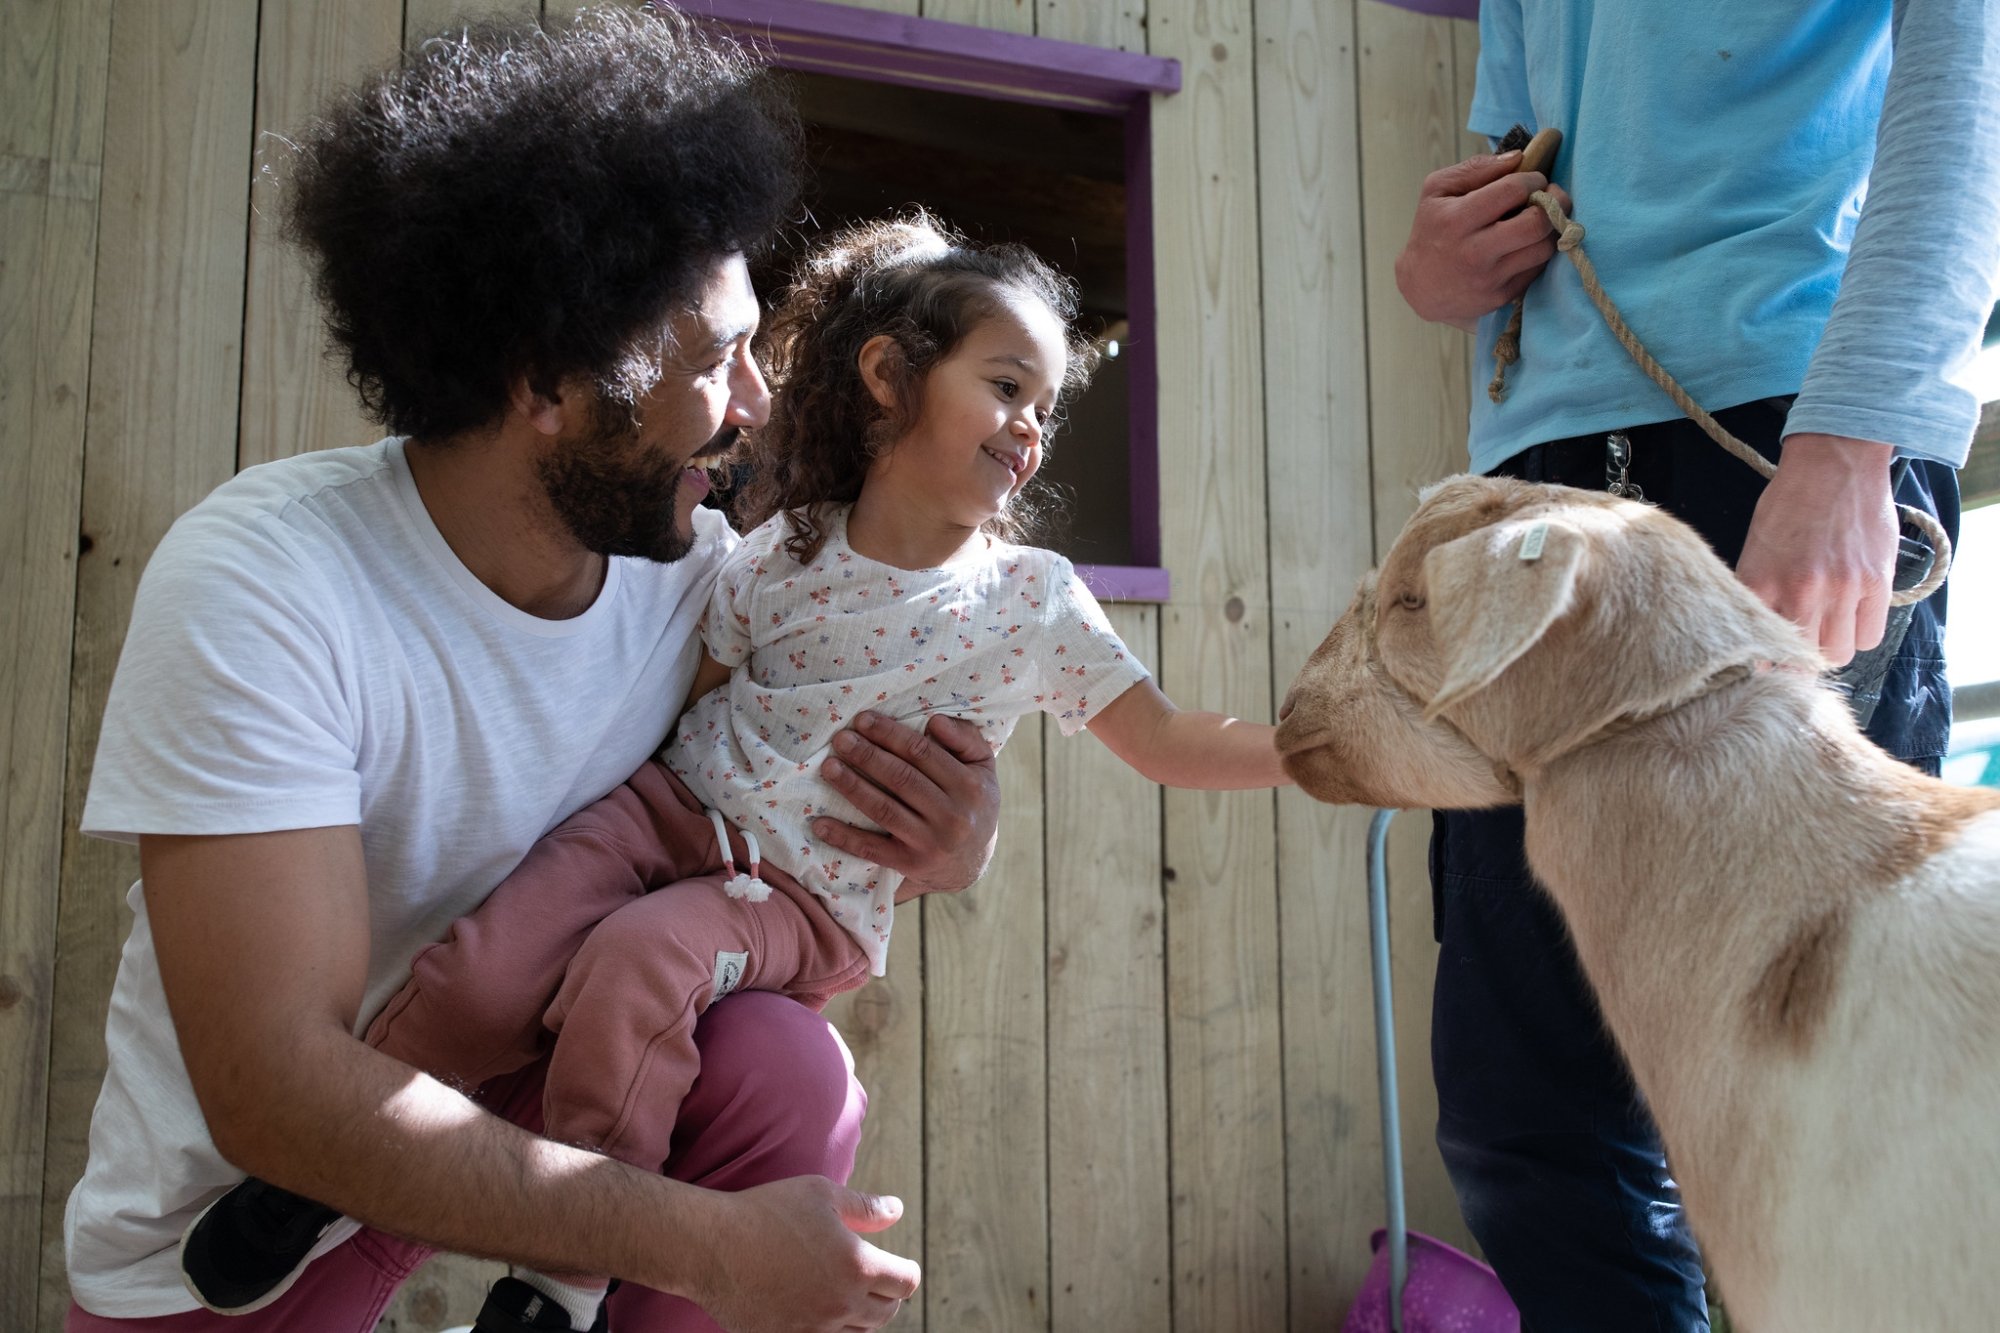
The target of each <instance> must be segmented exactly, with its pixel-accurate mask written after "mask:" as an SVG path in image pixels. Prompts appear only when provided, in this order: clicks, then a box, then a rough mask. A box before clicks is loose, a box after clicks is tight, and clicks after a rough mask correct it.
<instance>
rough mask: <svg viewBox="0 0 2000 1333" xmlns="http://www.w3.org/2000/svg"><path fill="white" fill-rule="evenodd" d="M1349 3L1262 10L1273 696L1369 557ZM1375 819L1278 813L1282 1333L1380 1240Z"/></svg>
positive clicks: (1364, 1264)
mask: <svg viewBox="0 0 2000 1333" xmlns="http://www.w3.org/2000/svg"><path fill="white" fill-rule="evenodd" d="M1354 23H1355V14H1354V3H1353V0H1334V2H1333V3H1323V2H1320V0H1261V2H1260V3H1259V5H1258V8H1257V144H1258V154H1257V157H1258V196H1259V199H1260V201H1261V206H1260V210H1259V211H1260V216H1261V220H1262V224H1263V232H1262V242H1261V248H1262V252H1263V256H1264V264H1263V267H1264V288H1263V295H1264V300H1263V307H1264V347H1265V380H1264V395H1265V413H1266V419H1267V428H1266V431H1265V435H1266V438H1267V440H1268V441H1269V468H1270V473H1271V475H1272V476H1273V477H1283V478H1284V484H1283V485H1273V486H1272V487H1271V488H1270V524H1271V599H1272V627H1271V632H1272V657H1273V663H1274V670H1273V674H1274V676H1275V678H1276V686H1277V688H1278V689H1279V690H1281V691H1282V690H1283V689H1285V688H1286V687H1287V686H1288V685H1289V683H1290V677H1291V675H1292V673H1293V672H1295V671H1296V670H1297V669H1298V667H1299V666H1300V665H1302V664H1303V663H1304V661H1305V659H1306V657H1307V656H1308V655H1309V654H1310V653H1311V652H1312V650H1313V648H1314V647H1316V646H1317V645H1318V643H1319V640H1320V639H1321V638H1322V637H1323V636H1324V634H1325V632H1326V630H1327V627H1328V626H1329V625H1331V624H1332V622H1333V620H1334V618H1335V617H1336V616H1337V615H1339V613H1340V612H1341V610H1342V609H1343V608H1344V607H1345V606H1346V604H1347V601H1348V598H1349V596H1350V594H1351V592H1352V590H1353V587H1354V582H1355V580H1356V579H1357V578H1358V577H1359V576H1360V575H1361V574H1362V572H1363V571H1365V570H1366V569H1367V568H1368V566H1369V565H1370V564H1371V563H1373V560H1374V532H1373V500H1372V496H1371V495H1370V491H1369V486H1368V475H1369V454H1368V443H1369V442H1368V379H1367V374H1368V358H1367V325H1366V320H1365V318H1364V310H1363V303H1362V291H1363V250H1362V231H1361V209H1360V195H1361V188H1360V187H1361V163H1360V150H1359V144H1358V139H1357V126H1356V114H1357V111H1356V94H1357V88H1356V78H1357V74H1356V56H1355V40H1354ZM1366 831H1367V813H1366V812H1365V811H1362V810H1358V809H1352V808H1339V809H1335V808H1329V807H1326V806H1322V805H1318V804H1315V803H1314V802H1312V801H1311V800H1309V799H1308V798H1306V797H1305V796H1303V795H1301V794H1299V793H1297V792H1287V793H1285V794H1284V795H1283V797H1282V798H1281V799H1280V801H1279V803H1278V877H1279V880H1278V882H1279V906H1280V922H1281V926H1282V940H1283V952H1284V958H1283V974H1282V975H1283V987H1284V1015H1285V1025H1284V1035H1285V1144H1286V1151H1285V1162H1286V1200H1287V1205H1288V1217H1289V1223H1290V1226H1289V1234H1290V1242H1291V1243H1290V1267H1289V1282H1288V1295H1289V1306H1290V1309H1289V1324H1288V1326H1289V1327H1290V1328H1293V1329H1296V1330H1300V1331H1301V1333H1304V1330H1308V1329H1311V1330H1320V1329H1324V1328H1326V1327H1328V1325H1329V1323H1330V1322H1331V1321H1332V1320H1333V1319H1334V1318H1336V1317H1338V1315H1339V1313H1340V1312H1341V1311H1342V1310H1344V1309H1346V1308H1347V1306H1348V1305H1349V1304H1350V1303H1352V1301H1353V1298H1354V1294H1355V1291H1356V1290H1357V1289H1358V1287H1359V1286H1360V1282H1361V1278H1362V1276H1363V1275H1364V1274H1365V1273H1366V1271H1367V1268H1368V1263H1369V1258H1370V1251H1369V1247H1368V1237H1369V1233H1370V1232H1371V1231H1372V1230H1373V1229H1374V1228H1375V1227H1376V1226H1379V1225H1380V1224H1381V1221H1382V1217H1383V1199H1382V1139H1381V1131H1380V1127H1379V1120H1378V1118H1377V1116H1376V1114H1375V1098H1374V1087H1375V1049H1374V1042H1373V1040H1372V1036H1371V1033H1370V1025H1369V1019H1370V1014H1371V1012H1372V1011H1371V999H1370V988H1369V974H1368V920H1367V912H1366V908H1365V901H1366V900H1365V898H1364V897H1363V895H1362V892H1361V888H1360V886H1361V880H1362V864H1363V856H1364V854H1365V837H1366Z"/></svg>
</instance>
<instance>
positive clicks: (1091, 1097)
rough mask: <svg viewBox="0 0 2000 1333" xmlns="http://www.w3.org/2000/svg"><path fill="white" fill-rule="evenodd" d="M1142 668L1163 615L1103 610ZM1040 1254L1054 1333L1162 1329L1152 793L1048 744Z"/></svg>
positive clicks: (1167, 1277)
mask: <svg viewBox="0 0 2000 1333" xmlns="http://www.w3.org/2000/svg"><path fill="white" fill-rule="evenodd" d="M1105 610H1106V612H1107V613H1108V614H1109V616H1110V618H1111V624H1112V627H1113V628H1115V629H1116V630H1117V631H1118V634H1119V637H1120V638H1122V639H1124V640H1125V644H1126V646H1127V647H1128V648H1130V649H1131V650H1132V651H1133V653H1135V654H1136V655H1137V656H1138V657H1139V658H1140V660H1142V661H1145V662H1148V663H1151V662H1157V661H1158V660H1159V641H1160V632H1159V611H1158V609H1157V608H1155V607H1151V606H1117V605H1113V606H1107V607H1106V608H1105ZM1042 770H1043V774H1044V776H1045V790H1046V796H1045V800H1046V803H1047V810H1048V881H1049V940H1048V970H1049V1051H1048V1086H1049V1217H1050V1223H1049V1252H1050V1259H1051V1267H1050V1313H1051V1316H1052V1318H1051V1323H1052V1326H1053V1328H1054V1329H1055V1330H1056V1333H1104V1330H1116V1329H1166V1328H1169V1327H1171V1326H1172V1308H1171V1304H1172V1303H1171V1295H1172V1279H1173V1254H1172V1249H1171V1246H1170V1244H1169V1216H1168V1175H1167V1034H1166V1018H1165V1012H1164V1008H1165V994H1164V992H1165V986H1166V977H1165V936H1164V931H1165V916H1166V903H1165V901H1164V899H1163V898H1162V895H1161V883H1160V870H1161V859H1160V827H1161V825H1160V812H1161V796H1160V789H1159V788H1158V787H1157V786H1155V785H1154V784H1152V783H1150V782H1148V781H1146V779H1144V778H1142V777H1140V776H1139V775H1138V774H1137V773H1135V772H1133V771H1132V770H1131V769H1130V768H1127V767H1126V766H1125V765H1124V764H1123V763H1122V762H1120V761H1119V760H1118V759H1117V758H1116V757H1115V756H1113V755H1112V753H1111V752H1110V751H1109V750H1107V749H1105V748H1104V746H1103V745H1101V744H1099V743H1098V742H1097V741H1096V740H1095V739H1094V738H1091V737H1088V736H1074V737H1070V738H1069V739H1067V740H1065V739H1063V738H1062V737H1061V735H1060V734H1059V733H1051V735H1050V738H1049V748H1048V754H1047V757H1046V758H1045V759H1044V760H1043V764H1042Z"/></svg>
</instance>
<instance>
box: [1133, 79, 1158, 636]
mask: <svg viewBox="0 0 2000 1333" xmlns="http://www.w3.org/2000/svg"><path fill="white" fill-rule="evenodd" d="M1125 318H1126V320H1127V321H1128V322H1129V323H1130V324H1131V326H1132V328H1133V330H1134V331H1135V332H1136V333H1137V334H1138V335H1139V336H1138V337H1137V338H1135V339H1134V341H1135V342H1136V343H1137V344H1138V346H1137V348H1136V349H1135V351H1134V355H1133V359H1132V368H1131V370H1130V371H1129V372H1128V373H1127V397H1126V404H1125V416H1126V439H1127V442H1128V443H1127V447H1128V448H1129V449H1130V450H1131V463H1130V469H1129V470H1130V475H1129V476H1128V477H1127V479H1126V485H1127V486H1128V487H1129V488H1130V490H1131V500H1130V504H1131V509H1130V511H1129V512H1130V514H1131V525H1132V559H1133V560H1135V561H1137V562H1138V563H1139V564H1141V565H1153V566H1157V565H1159V564H1160V335H1159V330H1160V321H1159V310H1158V308H1157V305H1156V303H1155V301H1154V296H1153V108H1152V103H1151V101H1150V100H1148V101H1145V102H1141V103H1139V104H1137V105H1136V106H1134V107H1133V108H1132V113H1131V114H1130V115H1129V116H1127V117H1126V118H1125ZM1162 600H1164V597H1162Z"/></svg>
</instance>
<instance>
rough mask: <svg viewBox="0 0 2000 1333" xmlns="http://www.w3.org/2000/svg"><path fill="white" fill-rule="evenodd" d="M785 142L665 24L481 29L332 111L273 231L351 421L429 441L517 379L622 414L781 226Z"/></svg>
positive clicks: (635, 20)
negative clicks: (302, 289)
mask: <svg viewBox="0 0 2000 1333" xmlns="http://www.w3.org/2000/svg"><path fill="white" fill-rule="evenodd" d="M799 145H800V136H799V129H798V122H797V119H796V117H795V115H794V114H793V112H792V110H791V109H790V107H789V105H788V104H787V103H786V102H785V101H784V100H783V98H782V97H781V96H780V95H779V93H778V91H777V90H776V89H775V87H774V86H773V84H772V81H771V79H770V78H769V76H768V75H767V74H766V73H765V72H764V71H762V70H760V69H759V68H757V67H756V66H755V65H754V64H753V63H752V62H751V61H750V60H749V59H748V58H747V57H745V56H744V55H743V54H742V52H741V51H740V50H739V49H738V48H736V47H735V46H733V45H731V44H729V43H727V42H724V41H721V40H718V39H714V38H711V37H709V36H707V35H705V34H704V33H702V32H701V31H700V30H699V29H697V28H696V27H695V26H694V25H693V24H691V23H690V22H689V21H688V20H686V19H685V18H683V17H682V16H680V15H679V14H678V13H675V12H674V11H671V10H664V9H654V10H631V9H624V8H617V7H613V8H606V9H598V10H586V11H583V12H581V13H579V14H578V15H577V16H576V17H575V19H573V20H571V21H570V22H568V23H560V24H559V23H549V24H546V25H543V24H538V23H536V22H535V21H533V20H527V21H524V22H516V23H508V22H493V21H489V22H483V23H476V24H471V25H467V26H464V27H460V28H454V29H452V30H450V31H448V32H446V33H443V34H441V35H439V36H437V37H433V38H431V39H429V40H428V41H426V42H424V43H423V44H422V45H421V46H420V47H419V48H418V49H417V50H416V51H414V52H412V53H410V54H409V55H408V56H407V57H406V59H405V61H404V63H403V64H402V65H401V66H400V67H399V68H391V69H387V70H384V71H382V72H380V73H378V74H376V75H374V76H372V77H371V78H369V79H367V80H365V81H364V82H363V83H361V84H360V85H359V86H358V87H356V88H353V89H351V90H350V91H348V92H347V93H345V94H343V95H341V96H340V97H338V98H337V99H336V100H335V101H334V102H333V103H332V104H331V105H330V106H329V107H328V108H327V110H326V111H325V113H324V114H323V115H322V116H321V117H320V119H319V120H317V121H316V122H315V123H314V124H313V125H312V126H311V127H310V128H309V129H308V130H307V131H306V132H305V134H304V135H303V137H302V140H301V142H300V143H299V144H298V145H297V146H296V148H297V155H296V162H295V169H294V172H293V174H292V177H291V180H290V182H289V185H288V186H287V190H286V194H287V198H286V223H287V229H288V232H289V234H290V235H291V236H292V237H293V238H294V239H295V240H297V241H299V242H300V243H301V244H302V245H303V246H304V247H305V249H306V250H307V252H308V255H309V258H310V260H311V262H312V265H313V271H314V278H315V285H316V289H317V291H318V293H319V297H320V300H321V302H322V303H323V305H324V307H325V310H326V322H327V327H328V329H329V331H330V332H331V334H332V336H333V341H334V343H335V346H336V348H337V350H338V351H339V352H340V353H341V354H343V355H344V357H345V359H346V362H347V379H348V382H349V383H350V384H352V385H353V386H354V387H355V389H356V390H357V391H358V392H359V393H360V395H361V400H362V403H363V405H364V406H365V407H366V408H367V409H368V410H369V411H370V413H372V414H373V415H374V416H375V417H376V418H377V419H378V420H380V421H382V422H384V423H385V424H386V425H387V426H388V427H389V428H390V429H391V430H394V431H396V432H398V433H402V434H409V435H416V436H420V437H423V438H425V439H429V440H438V439H441V438H443V437H446V436H449V435H453V434H456V433H458V432H461V431H466V430H470V429H474V428H478V427H481V426H485V425H489V424H491V423H492V422H493V421H495V420H497V419H498V418H499V416H500V415H501V414H502V412H503V411H504V410H505V408H506V403H507V392H508V385H509V384H510V383H511V382H513V381H514V380H515V378H516V377H518V376H523V375H525V376H526V377H527V379H528V382H529V383H530V384H532V385H533V386H534V387H535V388H536V389H538V390H542V391H545V392H546V391H550V390H552V389H553V388H554V386H555V385H557V384H558V383H560V382H561V381H562V380H563V379H565V378H568V377H571V376H580V377H584V378H587V379H590V380H591V381H593V382H594V383H595V384H596V386H597V388H598V389H599V391H600V393H602V394H603V395H604V397H605V398H606V399H607V400H608V401H609V402H611V403H614V404H623V405H624V406H625V407H626V408H627V409H628V410H629V408H630V406H631V404H632V403H633V402H635V401H636V400H637V398H638V397H639V396H640V395H642V394H643V393H644V392H645V391H646V390H647V389H648V388H650V387H651V385H652V383H653V382H654V380H655V379H656V378H657V376H658V374H659V367H658V354H659V352H660V350H661V348H660V339H661V336H662V333H663V331H664V329H665V327H666V324H667V322H668V320H669V319H670V318H671V316H672V315H673V314H674V313H675V312H676V311H677V310H678V309H680V308H682V307H684V306H685V305H687V304H688V303H689V302H690V301H691V300H692V299H693V298H694V297H695V295H696V294H697V293H698V291H699V289H700V285H701V283H702V282H703V281H704V280H705V279H706V277H707V276H708V275H709V274H710V273H711V272H713V269H714V266H715V264H716V263H717V262H718V261H719V260H721V259H723V258H725V257H727V256H729V255H732V254H736V253H738V252H751V251H754V250H755V249H756V248H757V247H759V246H761V245H762V244H763V243H764V242H765V241H766V240H767V239H768V238H769V237H770V236H771V235H772V234H773V233H774V231H775V230H776V228H777V225H778V223H779V222H780V221H781V220H782V219H783V218H784V217H785V216H786V214H787V213H788V212H789V211H790V209H791V208H792V206H793V203H794V201H795V199H796V198H797V193H798V184H799V175H800V165H799V164H800V147H799Z"/></svg>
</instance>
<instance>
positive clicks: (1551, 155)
mask: <svg viewBox="0 0 2000 1333" xmlns="http://www.w3.org/2000/svg"><path fill="white" fill-rule="evenodd" d="M1562 142H1563V132H1562V131H1561V130H1542V131H1540V132H1539V133H1537V134H1536V135H1535V137H1534V138H1532V139H1530V140H1528V146H1527V147H1526V148H1523V149H1522V150H1521V170H1523V171H1539V172H1541V173H1542V174H1543V175H1544V176H1547V175H1549V174H1550V172H1549V168H1550V167H1553V166H1554V165H1555V164H1556V154H1557V153H1558V152H1560V151H1561V149H1562Z"/></svg>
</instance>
